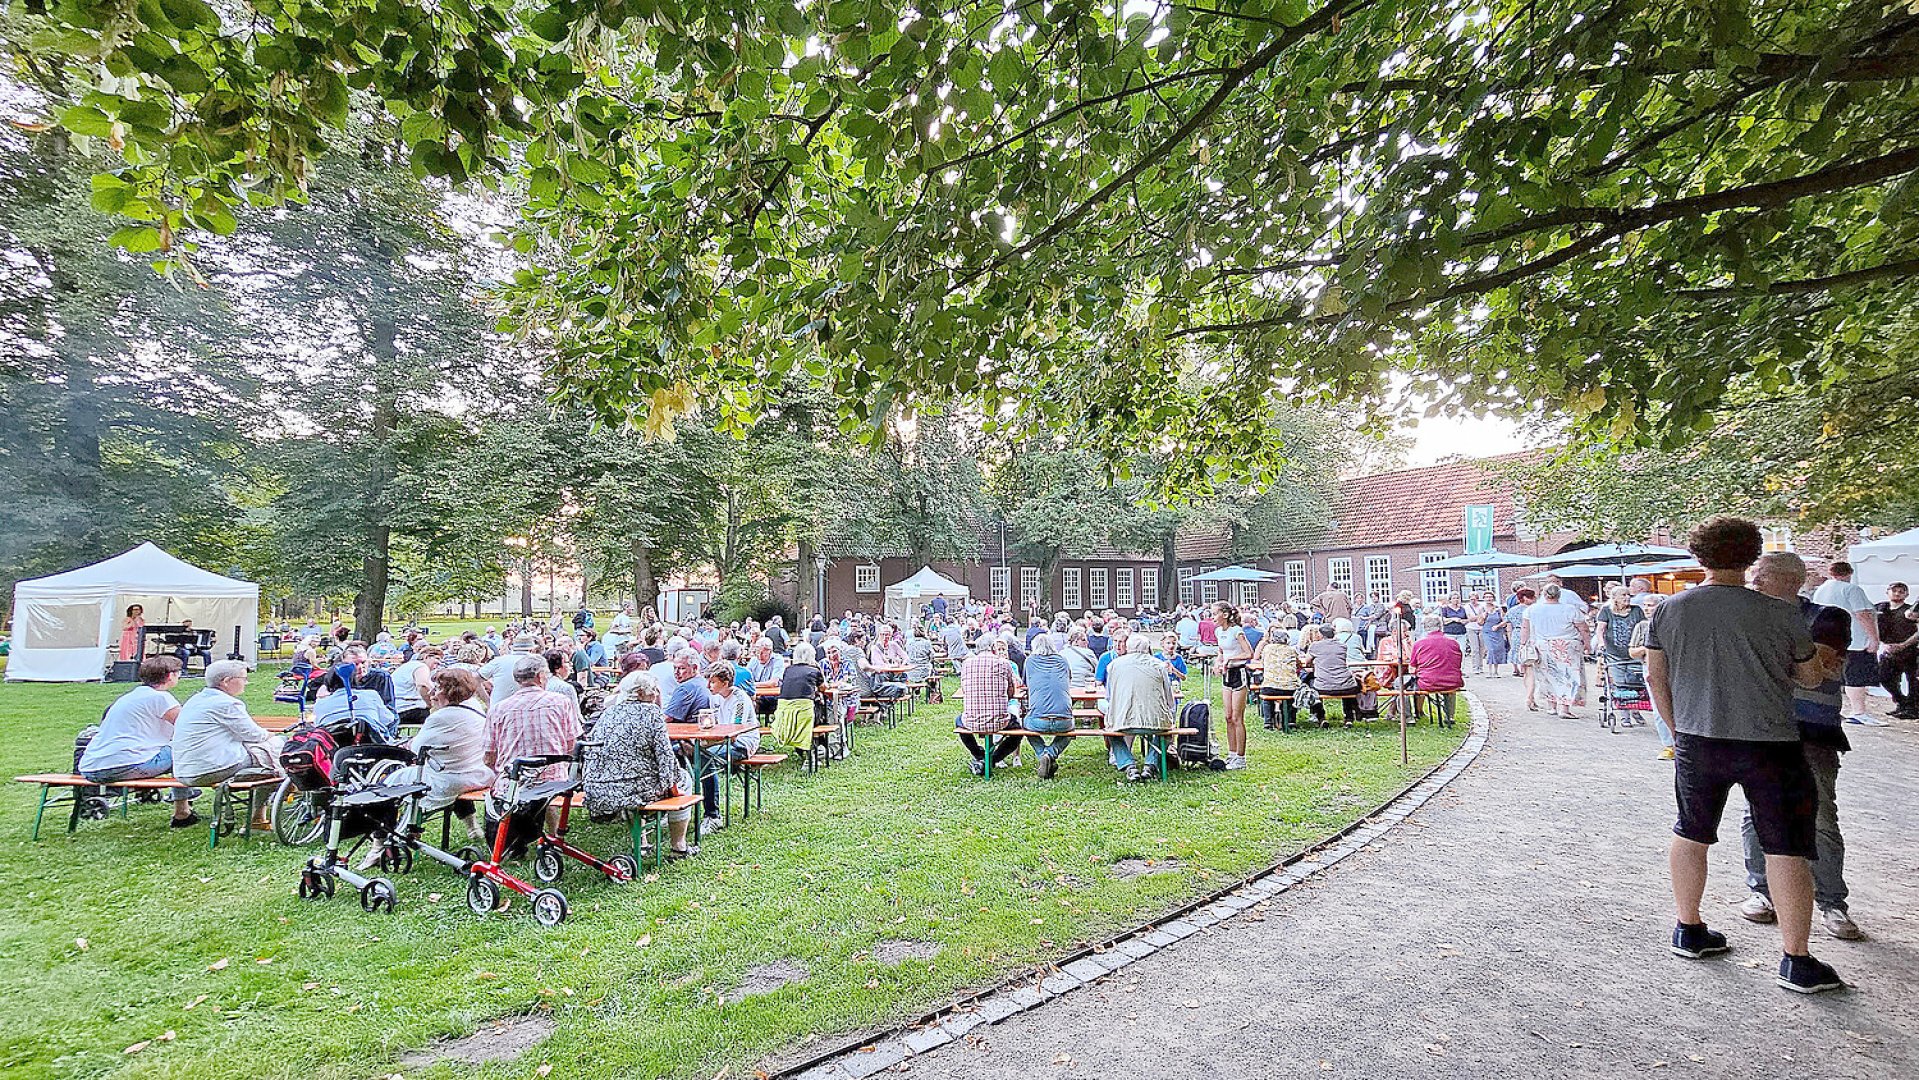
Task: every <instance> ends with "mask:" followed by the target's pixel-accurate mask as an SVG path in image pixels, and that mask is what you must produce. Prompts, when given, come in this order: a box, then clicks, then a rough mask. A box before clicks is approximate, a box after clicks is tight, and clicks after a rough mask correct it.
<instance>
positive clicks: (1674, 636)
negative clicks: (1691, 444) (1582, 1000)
mask: <svg viewBox="0 0 1919 1080" xmlns="http://www.w3.org/2000/svg"><path fill="white" fill-rule="evenodd" d="M1686 546H1687V548H1688V550H1690V551H1691V552H1692V554H1693V557H1694V558H1696V559H1698V560H1699V563H1700V565H1701V566H1704V567H1705V568H1706V582H1705V584H1703V585H1700V586H1698V587H1696V588H1693V589H1688V590H1686V591H1685V592H1683V593H1680V594H1679V595H1678V596H1675V597H1673V598H1671V599H1670V600H1667V601H1666V602H1665V603H1663V604H1661V605H1660V606H1659V607H1658V609H1657V610H1655V611H1654V612H1653V618H1652V624H1651V626H1650V627H1649V629H1648V630H1647V633H1646V682H1647V685H1648V687H1649V688H1650V689H1651V691H1652V696H1653V701H1654V702H1655V703H1656V704H1657V705H1658V707H1659V711H1660V714H1661V715H1663V716H1666V717H1668V718H1669V719H1670V720H1671V722H1672V726H1673V728H1674V730H1675V731H1676V732H1677V735H1676V745H1675V747H1674V752H1675V753H1674V773H1673V788H1674V792H1675V794H1676V795H1677V797H1678V803H1679V820H1678V822H1677V823H1676V824H1674V826H1673V833H1674V836H1673V839H1672V845H1671V848H1670V850H1669V853H1668V862H1669V865H1670V869H1671V874H1672V890H1673V901H1674V904H1675V906H1676V907H1677V908H1678V916H1679V918H1678V925H1677V926H1675V927H1674V928H1673V932H1672V951H1673V953H1674V954H1675V955H1678V956H1683V957H1687V958H1690V959H1700V958H1703V957H1707V956H1713V955H1716V954H1719V953H1723V952H1726V951H1727V950H1728V949H1730V948H1731V946H1730V945H1728V944H1727V942H1726V936H1725V935H1724V934H1721V933H1718V932H1716V931H1713V930H1710V929H1707V927H1706V924H1705V921H1704V919H1702V918H1701V917H1700V913H1699V901H1700V898H1701V897H1702V896H1703V895H1704V894H1705V891H1706V852H1707V850H1708V848H1709V847H1710V845H1712V844H1714V843H1716V842H1717V841H1718V839H1719V819H1720V817H1721V815H1723V814H1724V813H1725V809H1726V796H1727V795H1728V794H1730V793H1731V791H1732V788H1733V786H1734V785H1737V786H1738V787H1739V788H1740V789H1741V790H1742V791H1743V792H1744V793H1745V796H1746V802H1747V805H1748V806H1750V807H1751V809H1752V821H1753V829H1754V832H1755V833H1756V834H1757V836H1758V841H1759V847H1760V850H1761V851H1762V852H1763V853H1764V855H1765V862H1766V879H1767V883H1768V887H1769V889H1770V892H1771V894H1772V901H1773V905H1774V907H1775V908H1776V909H1777V911H1778V919H1779V934H1780V937H1781V939H1782V942H1783V945H1784V955H1783V956H1782V957H1781V958H1780V960H1779V978H1778V982H1779V985H1780V986H1782V987H1784V988H1785V989H1787V990H1792V991H1795V992H1797V993H1802V994H1816V993H1821V992H1823V991H1827V990H1838V989H1841V988H1842V987H1844V986H1845V983H1843V982H1841V981H1840V979H1839V975H1838V973H1837V972H1835V971H1833V969H1832V968H1831V967H1830V966H1828V965H1826V964H1824V963H1822V962H1820V961H1819V960H1817V959H1814V958H1813V956H1812V954H1811V952H1810V951H1809V948H1808V944H1807V942H1808V939H1809V937H1810V936H1811V933H1812V907H1813V897H1812V892H1813V890H1812V873H1811V870H1810V868H1809V866H1808V863H1807V860H1809V859H1811V858H1813V857H1814V856H1815V854H1816V851H1817V849H1816V843H1817V834H1816V808H1817V803H1818V789H1817V787H1816V785H1815V783H1814V781H1813V775H1812V770H1811V768H1810V767H1808V766H1807V764H1806V755H1805V751H1804V749H1803V747H1802V745H1801V742H1800V734H1799V727H1798V724H1797V722H1796V721H1795V719H1794V714H1793V696H1792V689H1793V686H1794V685H1795V684H1797V685H1799V686H1802V687H1805V688H1807V689H1813V688H1816V687H1817V686H1818V685H1819V682H1820V673H1821V664H1820V661H1819V654H1818V647H1817V646H1815V645H1814V644H1813V640H1812V636H1811V634H1810V633H1809V632H1808V631H1807V629H1806V623H1805V620H1804V619H1803V618H1802V617H1801V615H1800V613H1799V609H1798V608H1797V607H1796V606H1794V605H1792V604H1789V603H1787V602H1785V601H1784V600H1778V599H1775V598H1773V597H1770V596H1766V595H1765V594H1763V593H1760V592H1756V591H1754V590H1752V589H1748V588H1747V587H1746V570H1747V568H1748V567H1750V566H1752V564H1753V563H1755V562H1757V561H1758V559H1759V555H1760V552H1761V550H1762V548H1763V547H1764V544H1763V541H1762V540H1761V538H1760V535H1759V526H1758V525H1756V524H1754V523H1753V522H1751V521H1747V520H1745V519H1743V518H1733V517H1716V518H1713V519H1711V520H1710V521H1707V522H1705V523H1703V524H1701V525H1700V526H1698V527H1697V528H1695V529H1694V530H1693V531H1692V534H1691V535H1690V536H1688V537H1687V541H1686Z"/></svg>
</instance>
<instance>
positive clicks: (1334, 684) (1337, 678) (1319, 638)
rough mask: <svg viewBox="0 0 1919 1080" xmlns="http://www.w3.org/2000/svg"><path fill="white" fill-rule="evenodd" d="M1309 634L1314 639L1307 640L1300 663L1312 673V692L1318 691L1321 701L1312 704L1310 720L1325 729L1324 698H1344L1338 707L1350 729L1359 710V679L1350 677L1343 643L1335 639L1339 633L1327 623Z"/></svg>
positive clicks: (1351, 675) (1350, 672)
mask: <svg viewBox="0 0 1919 1080" xmlns="http://www.w3.org/2000/svg"><path fill="white" fill-rule="evenodd" d="M1312 634H1313V635H1314V636H1312V637H1310V638H1308V639H1307V640H1308V642H1309V644H1308V645H1307V646H1306V655H1305V656H1304V657H1303V658H1302V659H1301V661H1300V664H1301V666H1302V667H1305V668H1306V669H1308V670H1309V671H1311V672H1312V676H1313V689H1314V690H1316V691H1318V692H1319V695H1320V698H1321V699H1322V700H1319V701H1315V702H1313V719H1314V720H1317V721H1319V724H1320V726H1321V727H1324V726H1325V725H1326V702H1325V701H1324V700H1323V699H1324V698H1325V696H1326V695H1328V694H1333V695H1346V700H1344V701H1341V702H1340V703H1339V707H1340V709H1341V710H1342V711H1343V712H1344V713H1345V714H1346V723H1347V724H1348V725H1349V726H1350V725H1351V724H1352V722H1353V714H1354V713H1356V712H1358V711H1359V710H1358V706H1357V705H1356V701H1357V699H1358V697H1359V679H1358V677H1357V676H1355V675H1354V674H1353V669H1352V667H1351V666H1350V661H1349V660H1348V658H1347V653H1346V645H1345V643H1344V642H1341V641H1338V640H1335V639H1336V638H1337V636H1338V634H1339V631H1338V630H1337V629H1335V628H1334V627H1333V626H1332V624H1330V623H1322V624H1320V625H1319V626H1318V627H1316V628H1315V629H1314V630H1313V631H1312Z"/></svg>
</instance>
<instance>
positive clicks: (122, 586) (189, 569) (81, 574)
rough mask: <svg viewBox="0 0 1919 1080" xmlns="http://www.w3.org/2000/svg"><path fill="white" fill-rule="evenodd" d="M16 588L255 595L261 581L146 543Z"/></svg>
mask: <svg viewBox="0 0 1919 1080" xmlns="http://www.w3.org/2000/svg"><path fill="white" fill-rule="evenodd" d="M14 591H15V592H16V593H17V594H18V595H20V596H52V595H60V596H89V595H99V596H111V595H113V594H116V593H128V594H133V593H139V594H143V595H154V594H161V593H164V594H168V595H172V596H258V595H260V586H258V585H256V584H254V583H253V582H251V581H239V580H237V579H235V578H230V577H221V576H220V575H219V574H216V573H214V572H213V571H211V570H202V569H200V568H199V567H197V566H195V565H193V564H192V563H190V562H187V561H186V560H184V559H176V558H174V557H173V556H171V555H169V554H167V553H166V552H164V551H161V550H160V549H159V548H157V547H155V546H154V545H153V544H151V543H146V544H141V545H140V546H139V547H137V548H134V549H133V550H132V551H126V552H122V553H120V554H118V555H115V556H114V557H113V558H111V559H106V560H104V561H102V562H97V563H94V564H93V565H92V566H82V567H81V568H79V569H78V570H68V571H67V572H65V573H63V574H53V575H50V576H48V577H43V578H34V579H33V580H31V581H22V582H20V583H19V584H18V585H16V586H14Z"/></svg>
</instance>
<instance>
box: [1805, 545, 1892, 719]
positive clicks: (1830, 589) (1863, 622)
mask: <svg viewBox="0 0 1919 1080" xmlns="http://www.w3.org/2000/svg"><path fill="white" fill-rule="evenodd" d="M1812 602H1813V603H1815V604H1824V605H1825V606H1826V607H1836V608H1838V609H1839V610H1840V611H1843V612H1845V613H1847V614H1848V615H1851V616H1852V640H1851V641H1849V642H1848V643H1847V645H1846V675H1845V683H1846V694H1845V697H1846V704H1845V709H1844V713H1845V718H1846V723H1848V724H1866V725H1869V726H1871V727H1880V726H1883V725H1884V724H1885V721H1883V720H1881V719H1879V718H1878V717H1876V716H1874V715H1872V713H1871V712H1870V711H1868V710H1867V708H1866V688H1867V687H1872V686H1877V685H1879V611H1878V609H1876V608H1874V607H1873V606H1872V601H1871V600H1870V599H1868V598H1867V597H1866V590H1864V589H1862V588H1860V587H1859V585H1858V583H1856V582H1854V581H1853V580H1852V564H1851V563H1849V562H1845V561H1843V560H1841V561H1839V562H1835V563H1833V564H1832V565H1831V566H1830V567H1828V568H1827V570H1826V580H1825V581H1822V582H1820V583H1819V587H1818V588H1817V589H1814V590H1813V592H1812Z"/></svg>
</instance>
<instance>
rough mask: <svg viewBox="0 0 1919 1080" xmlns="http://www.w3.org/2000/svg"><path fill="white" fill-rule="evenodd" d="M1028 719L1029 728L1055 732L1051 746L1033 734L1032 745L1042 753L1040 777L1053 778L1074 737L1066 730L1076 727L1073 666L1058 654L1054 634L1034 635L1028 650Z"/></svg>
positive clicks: (1042, 778)
mask: <svg viewBox="0 0 1919 1080" xmlns="http://www.w3.org/2000/svg"><path fill="white" fill-rule="evenodd" d="M1025 675H1026V719H1025V720H1024V721H1023V724H1024V726H1025V728H1026V730H1028V731H1038V732H1044V733H1046V734H1049V735H1053V736H1055V738H1054V739H1053V741H1052V744H1051V745H1050V746H1049V745H1048V744H1047V742H1046V740H1045V739H1042V738H1040V737H1039V736H1038V735H1034V736H1032V737H1031V738H1032V743H1033V749H1034V750H1036V751H1038V754H1039V763H1038V769H1039V778H1040V779H1041V780H1050V779H1052V778H1053V774H1054V772H1056V771H1057V770H1058V769H1059V755H1060V753H1061V752H1062V751H1064V750H1065V749H1066V747H1067V745H1068V744H1069V743H1071V742H1072V741H1073V740H1072V737H1071V736H1070V735H1068V734H1067V732H1070V731H1072V730H1073V697H1072V681H1073V673H1072V669H1071V668H1069V667H1067V665H1066V660H1065V658H1064V657H1062V656H1060V654H1059V646H1057V645H1055V644H1054V643H1053V637H1052V635H1051V634H1039V635H1037V636H1035V637H1034V638H1033V648H1032V651H1031V652H1029V653H1027V654H1026V672H1025Z"/></svg>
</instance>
